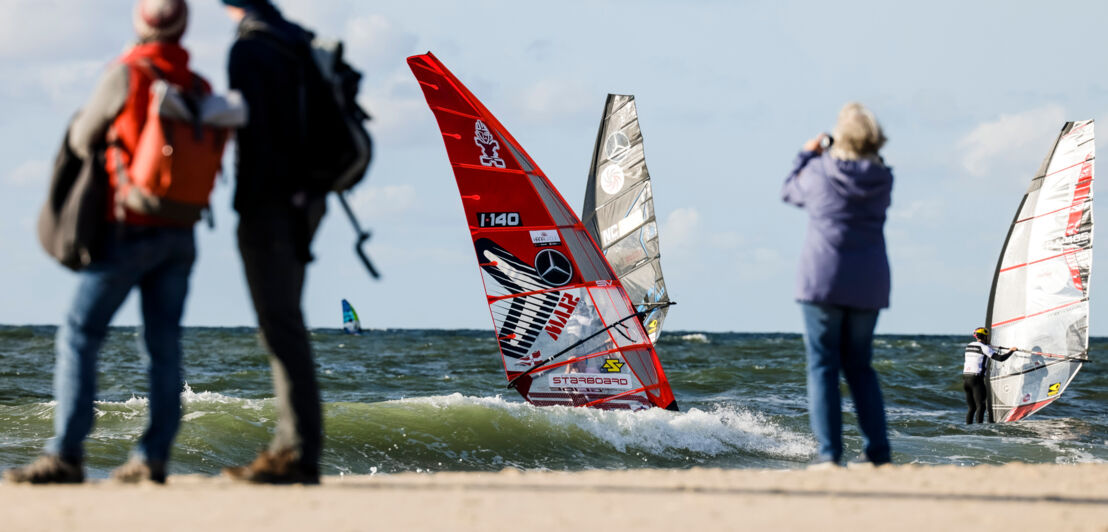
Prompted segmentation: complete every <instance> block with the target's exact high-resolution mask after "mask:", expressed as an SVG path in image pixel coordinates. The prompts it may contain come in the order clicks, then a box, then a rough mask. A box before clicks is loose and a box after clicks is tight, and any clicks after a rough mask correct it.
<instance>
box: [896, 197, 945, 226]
mask: <svg viewBox="0 0 1108 532" xmlns="http://www.w3.org/2000/svg"><path fill="white" fill-rule="evenodd" d="M944 205H945V203H944V202H943V201H940V200H938V199H916V200H911V201H909V202H908V204H907V205H901V204H897V203H894V204H893V206H892V207H891V208H890V209H889V218H890V219H892V220H905V221H908V220H911V221H935V220H939V219H941V216H940V215H941V214H942V212H943V207H944Z"/></svg>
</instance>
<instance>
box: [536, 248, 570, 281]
mask: <svg viewBox="0 0 1108 532" xmlns="http://www.w3.org/2000/svg"><path fill="white" fill-rule="evenodd" d="M535 271H537V272H538V273H539V277H541V278H542V280H543V281H545V282H546V284H548V285H550V286H562V285H564V284H566V283H568V282H569V280H570V279H572V278H573V264H571V263H570V262H569V259H567V258H566V256H565V255H562V254H561V253H559V252H558V251H555V250H553V249H544V250H542V251H540V252H538V254H536V255H535Z"/></svg>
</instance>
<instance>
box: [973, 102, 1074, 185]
mask: <svg viewBox="0 0 1108 532" xmlns="http://www.w3.org/2000/svg"><path fill="white" fill-rule="evenodd" d="M1065 121H1066V110H1065V109H1064V108H1063V107H1062V106H1061V105H1058V104H1049V105H1046V106H1043V107H1039V108H1037V109H1031V110H1028V111H1024V112H1022V113H1016V114H1002V115H1000V117H999V118H997V119H996V120H993V121H991V122H985V123H983V124H980V125H978V126H977V127H976V128H974V129H973V131H971V132H970V133H969V134H968V135H966V136H965V137H963V138H962V139H961V140H960V141H959V143H958V147H959V150H960V151H961V152H962V167H963V168H964V169H965V170H966V172H968V173H969V174H970V175H974V176H985V175H989V174H991V173H993V172H999V171H1004V170H1008V169H1012V170H1014V171H1023V172H1024V173H1030V172H1032V171H1034V168H1035V163H1036V162H1038V161H1041V160H1042V158H1043V156H1044V155H1045V154H1046V150H1047V149H1048V148H1049V143H1050V139H1051V138H1052V137H1053V136H1054V135H1056V134H1057V133H1058V131H1059V129H1060V128H1061V127H1062V124H1064V123H1065Z"/></svg>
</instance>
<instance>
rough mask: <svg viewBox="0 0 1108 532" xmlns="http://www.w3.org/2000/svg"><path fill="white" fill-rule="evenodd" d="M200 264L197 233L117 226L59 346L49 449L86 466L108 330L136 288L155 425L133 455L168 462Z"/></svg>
mask: <svg viewBox="0 0 1108 532" xmlns="http://www.w3.org/2000/svg"><path fill="white" fill-rule="evenodd" d="M195 260H196V244H195V240H194V239H193V232H192V228H191V227H189V228H168V227H138V226H120V227H113V228H112V229H111V230H110V231H109V232H108V238H107V242H106V243H105V248H104V254H103V257H102V258H100V259H98V260H96V261H94V262H93V263H92V264H90V265H89V266H88V267H87V268H85V269H84V270H81V271H80V272H78V273H77V293H76V295H75V296H74V298H73V303H72V304H71V306H70V309H69V312H68V313H67V314H66V316H65V321H64V322H63V323H62V324H61V326H60V327H58V334H57V339H56V340H55V343H54V348H55V350H56V352H57V362H56V365H55V367H54V399H55V401H57V406H55V407H54V437H53V438H52V439H51V440H50V441H49V442H47V444H46V452H48V453H51V454H58V455H61V456H62V457H63V458H66V459H67V460H70V461H81V460H82V459H83V455H84V450H83V447H84V446H83V442H84V440H85V437H87V436H88V434H89V431H90V430H92V422H93V418H94V415H93V401H94V400H95V399H96V361H97V355H98V354H99V351H100V345H101V344H102V343H103V342H104V338H105V337H106V336H107V334H108V325H109V324H110V323H111V321H112V316H114V315H115V312H116V311H117V310H119V307H120V305H122V304H123V301H124V300H126V299H127V295H128V294H130V293H131V289H133V288H135V287H138V289H139V295H140V296H141V297H142V301H141V304H142V324H143V327H142V340H143V342H142V346H143V347H145V355H146V357H147V360H148V366H147V372H148V378H149V381H148V383H149V384H148V385H149V390H148V392H147V401H148V403H149V410H150V421H149V424H148V425H147V426H146V431H145V432H144V433H143V435H142V438H141V439H140V440H139V443H138V448H137V449H136V452H135V454H136V455H138V456H139V457H140V458H142V459H145V460H150V461H159V462H164V461H166V460H168V459H169V449H170V447H171V446H172V445H173V438H174V437H175V436H176V435H177V429H178V427H179V426H180V420H181V387H182V379H183V377H182V370H181V326H180V323H181V314H182V313H183V312H184V308H185V296H186V294H187V293H188V285H189V274H190V273H191V272H192V264H193V262H195Z"/></svg>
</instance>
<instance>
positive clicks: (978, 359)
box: [962, 341, 1012, 425]
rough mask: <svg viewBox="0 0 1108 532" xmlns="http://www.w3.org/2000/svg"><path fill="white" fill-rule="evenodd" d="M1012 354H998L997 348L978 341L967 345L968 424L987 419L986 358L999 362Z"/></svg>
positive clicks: (964, 375) (964, 385)
mask: <svg viewBox="0 0 1108 532" xmlns="http://www.w3.org/2000/svg"><path fill="white" fill-rule="evenodd" d="M1010 356H1012V352H1011V351H1009V352H1008V353H1005V354H1003V355H1000V354H997V351H996V348H995V347H993V346H991V345H989V344H986V343H983V342H978V341H973V342H970V343H969V344H968V345H966V363H965V365H964V366H963V367H962V388H963V389H964V390H965V391H966V406H967V407H968V408H969V410H968V411H967V412H966V424H967V425H971V424H973V421H974V419H975V418H976V419H977V422H978V423H982V422H984V420H985V398H986V397H987V392H986V391H985V358H986V357H988V358H991V359H993V360H996V361H998V362H1004V361H1005V360H1008V357H1010Z"/></svg>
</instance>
